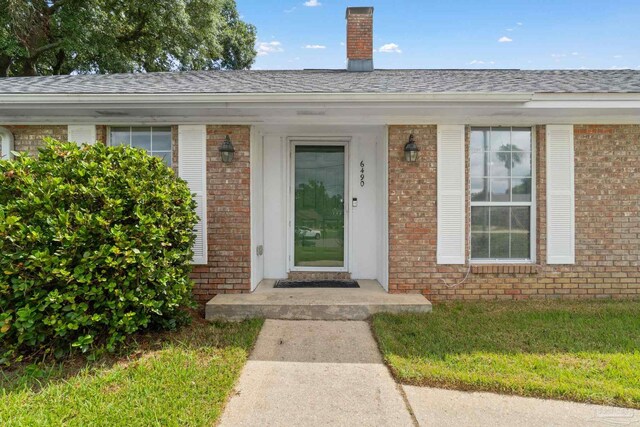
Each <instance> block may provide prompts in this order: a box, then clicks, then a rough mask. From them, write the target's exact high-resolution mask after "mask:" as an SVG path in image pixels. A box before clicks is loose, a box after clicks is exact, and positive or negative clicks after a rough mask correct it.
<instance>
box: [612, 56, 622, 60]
mask: <svg viewBox="0 0 640 427" xmlns="http://www.w3.org/2000/svg"><path fill="white" fill-rule="evenodd" d="M613 57H614V58H616V59H619V58H622V55H613Z"/></svg>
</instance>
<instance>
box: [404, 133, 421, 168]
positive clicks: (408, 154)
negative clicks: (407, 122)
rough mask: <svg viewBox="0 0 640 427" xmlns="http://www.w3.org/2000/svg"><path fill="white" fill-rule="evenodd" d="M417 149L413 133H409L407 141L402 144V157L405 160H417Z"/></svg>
mask: <svg viewBox="0 0 640 427" xmlns="http://www.w3.org/2000/svg"><path fill="white" fill-rule="evenodd" d="M418 151H420V149H419V148H418V146H417V145H416V142H415V141H414V140H413V134H411V135H409V142H407V144H406V145H405V146H404V159H405V160H406V161H407V162H415V161H416V160H418Z"/></svg>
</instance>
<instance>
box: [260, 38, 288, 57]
mask: <svg viewBox="0 0 640 427" xmlns="http://www.w3.org/2000/svg"><path fill="white" fill-rule="evenodd" d="M256 50H257V51H258V56H265V55H268V54H270V53H277V52H283V51H284V49H283V48H282V43H280V42H279V41H277V40H274V41H272V42H258V44H257V45H256Z"/></svg>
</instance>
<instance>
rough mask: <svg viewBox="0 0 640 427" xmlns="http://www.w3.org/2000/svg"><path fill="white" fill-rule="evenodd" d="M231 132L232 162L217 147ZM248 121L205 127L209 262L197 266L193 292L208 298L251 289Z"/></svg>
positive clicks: (199, 299)
mask: <svg viewBox="0 0 640 427" xmlns="http://www.w3.org/2000/svg"><path fill="white" fill-rule="evenodd" d="M226 135H229V137H230V138H231V141H232V142H233V146H234V148H235V150H236V152H235V158H234V160H233V162H232V163H229V164H225V163H222V160H220V153H219V152H218V148H219V147H220V144H222V142H223V141H224V138H225V136H226ZM249 137H250V127H249V126H231V125H225V126H207V238H208V240H207V242H208V251H209V253H208V256H209V264H208V265H206V266H196V267H195V268H194V270H193V274H192V277H193V279H194V281H195V283H196V285H195V289H194V295H195V297H196V299H197V300H198V302H200V303H204V302H206V301H208V300H209V299H211V298H213V296H214V295H216V294H219V293H240V292H249V290H250V288H251V215H250V206H251V205H250V172H249Z"/></svg>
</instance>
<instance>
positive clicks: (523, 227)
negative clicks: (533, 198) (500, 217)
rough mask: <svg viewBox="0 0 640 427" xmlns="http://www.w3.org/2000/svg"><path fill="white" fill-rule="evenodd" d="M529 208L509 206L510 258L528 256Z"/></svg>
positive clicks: (529, 255)
mask: <svg viewBox="0 0 640 427" xmlns="http://www.w3.org/2000/svg"><path fill="white" fill-rule="evenodd" d="M530 227H531V208H529V207H513V208H511V258H530V257H531V254H530V244H531V243H530V237H529V236H530V233H529V232H530V230H531V228H530Z"/></svg>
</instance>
